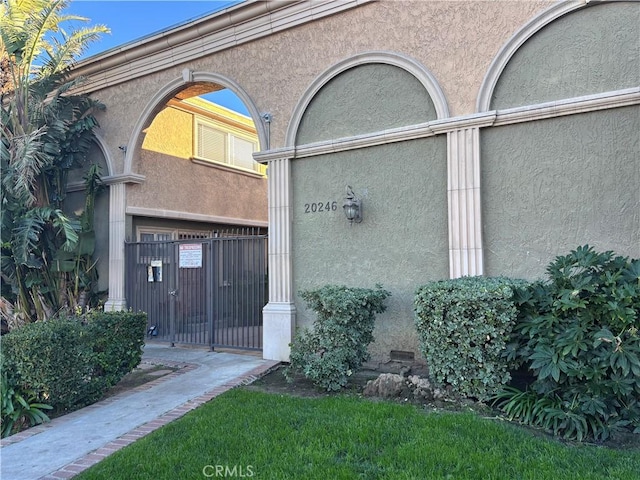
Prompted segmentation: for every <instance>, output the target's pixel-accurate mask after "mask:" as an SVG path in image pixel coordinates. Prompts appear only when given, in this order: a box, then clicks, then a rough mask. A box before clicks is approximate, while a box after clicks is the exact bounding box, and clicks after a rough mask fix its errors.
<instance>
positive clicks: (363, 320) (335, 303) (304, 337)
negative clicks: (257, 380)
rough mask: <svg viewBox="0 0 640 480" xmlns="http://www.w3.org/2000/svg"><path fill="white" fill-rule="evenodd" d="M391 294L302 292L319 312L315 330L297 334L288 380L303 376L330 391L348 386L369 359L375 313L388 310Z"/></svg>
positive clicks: (341, 289) (333, 288)
mask: <svg viewBox="0 0 640 480" xmlns="http://www.w3.org/2000/svg"><path fill="white" fill-rule="evenodd" d="M389 295H391V294H390V293H389V292H387V291H386V290H383V289H382V287H381V286H380V285H378V286H377V288H376V289H366V288H349V287H345V286H341V285H327V286H325V287H322V288H320V289H318V290H312V291H306V292H301V296H302V298H303V299H304V300H305V301H306V302H307V305H308V306H309V308H311V309H312V310H314V311H315V312H316V313H317V318H316V320H315V321H314V322H313V331H309V330H307V329H305V330H302V331H301V332H298V333H297V334H296V337H295V339H294V341H293V343H292V344H291V356H290V361H291V363H290V365H289V367H288V368H287V369H286V370H285V375H286V376H287V378H289V379H291V378H292V374H293V373H300V374H302V375H304V376H305V377H307V378H309V379H310V380H312V381H313V382H314V383H315V385H317V386H318V387H321V388H323V389H325V390H328V391H335V390H340V389H341V388H343V387H345V386H346V384H347V381H348V379H349V377H350V376H351V375H352V374H353V373H354V372H355V371H357V370H358V369H359V368H360V367H361V366H362V363H363V362H365V361H366V360H368V359H369V352H368V351H367V347H368V345H369V344H370V343H371V342H372V341H373V328H374V324H375V317H376V314H378V313H382V312H384V311H385V309H386V306H385V304H384V302H385V300H386V298H387V297H388V296H389Z"/></svg>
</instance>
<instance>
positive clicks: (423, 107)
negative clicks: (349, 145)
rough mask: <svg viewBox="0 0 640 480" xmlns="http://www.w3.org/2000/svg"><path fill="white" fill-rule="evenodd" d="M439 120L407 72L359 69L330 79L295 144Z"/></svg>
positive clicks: (307, 112)
mask: <svg viewBox="0 0 640 480" xmlns="http://www.w3.org/2000/svg"><path fill="white" fill-rule="evenodd" d="M436 118H437V115H436V110H435V107H434V106H433V102H432V101H431V98H430V97H429V94H428V93H427V91H426V90H425V88H424V86H423V85H422V84H421V83H420V82H419V81H418V80H417V79H416V78H415V77H414V76H413V75H411V74H410V73H409V72H407V71H406V70H403V69H402V68H399V67H396V66H393V65H385V64H380V63H377V64H368V65H359V66H357V67H354V68H351V69H349V70H347V71H346V72H342V73H341V74H340V75H338V76H336V77H334V78H333V79H331V80H330V81H329V82H327V84H325V85H324V86H323V87H322V89H321V90H320V91H319V92H318V93H317V94H316V95H315V96H314V97H313V100H312V101H311V103H310V104H309V105H308V107H307V108H306V110H305V113H304V118H303V120H302V122H301V123H300V126H299V127H298V135H297V137H296V144H298V145H301V144H305V143H312V142H319V141H321V140H330V139H332V138H340V137H349V136H355V135H359V134H363V133H371V132H379V131H382V130H385V129H390V128H396V127H401V126H404V125H413V124H417V123H424V122H428V121H429V120H435V119H436Z"/></svg>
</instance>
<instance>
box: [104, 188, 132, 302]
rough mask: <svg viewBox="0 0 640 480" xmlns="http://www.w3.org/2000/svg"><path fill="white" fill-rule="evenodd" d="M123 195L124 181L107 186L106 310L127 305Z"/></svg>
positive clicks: (124, 190)
mask: <svg viewBox="0 0 640 480" xmlns="http://www.w3.org/2000/svg"><path fill="white" fill-rule="evenodd" d="M125 195H126V184H125V183H114V184H111V185H110V186H109V299H108V300H107V303H105V306H104V309H105V310H107V311H119V310H124V309H125V308H126V307H127V300H126V298H125V294H124V275H125V268H124V267H125V265H124V241H125Z"/></svg>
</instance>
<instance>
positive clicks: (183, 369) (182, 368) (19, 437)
mask: <svg viewBox="0 0 640 480" xmlns="http://www.w3.org/2000/svg"><path fill="white" fill-rule="evenodd" d="M142 364H145V365H162V366H165V367H170V368H177V369H178V370H176V371H175V372H171V373H169V374H167V375H163V376H162V377H159V378H156V379H155V380H150V381H148V382H146V383H143V384H142V385H138V386H137V387H133V388H130V389H128V390H126V391H124V392H121V393H118V394H117V395H113V396H111V397H107V398H104V399H102V400H98V401H97V402H95V403H92V404H91V405H87V406H86V407H82V408H80V409H78V410H74V411H73V412H69V413H67V414H65V415H62V416H61V417H56V418H54V419H52V420H51V421H50V422H46V423H41V424H40V425H35V426H33V427H30V428H28V429H26V430H23V431H21V432H18V433H14V434H13V435H11V436H10V437H6V438H3V439H1V440H0V448H2V447H6V446H7V445H13V444H14V443H18V442H21V441H23V440H25V439H27V438H29V437H33V436H34V435H38V434H39V433H42V432H45V431H47V430H48V429H50V428H54V427H55V426H56V425H58V424H60V423H62V422H66V421H69V420H73V419H74V418H75V417H76V416H79V415H80V412H83V411H86V410H85V409H94V410H95V409H96V408H100V407H104V406H105V405H109V404H110V403H113V402H114V401H115V400H118V399H120V398H122V397H124V396H127V395H131V394H134V393H137V392H142V391H144V390H148V389H150V388H153V387H155V386H157V385H159V384H161V383H163V382H166V381H167V380H170V379H172V378H175V377H177V376H178V375H182V374H185V373H187V372H191V371H192V370H195V369H196V368H198V367H199V365H197V364H194V363H186V362H175V361H170V360H156V359H149V360H143V361H141V362H140V365H142Z"/></svg>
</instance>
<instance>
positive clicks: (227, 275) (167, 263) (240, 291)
mask: <svg viewBox="0 0 640 480" xmlns="http://www.w3.org/2000/svg"><path fill="white" fill-rule="evenodd" d="M125 259H126V282H125V291H126V298H127V305H128V306H129V308H131V309H132V310H133V311H144V312H146V313H147V315H148V332H149V335H151V336H152V337H153V338H154V339H157V340H162V341H167V342H171V343H172V344H175V343H181V344H197V345H207V346H210V347H212V348H214V347H232V348H242V349H255V350H258V349H261V348H262V309H263V307H264V306H265V305H266V303H267V300H268V290H267V289H268V282H267V236H266V235H236V236H227V237H217V238H205V239H189V240H179V241H169V242H140V243H126V244H125Z"/></svg>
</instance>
